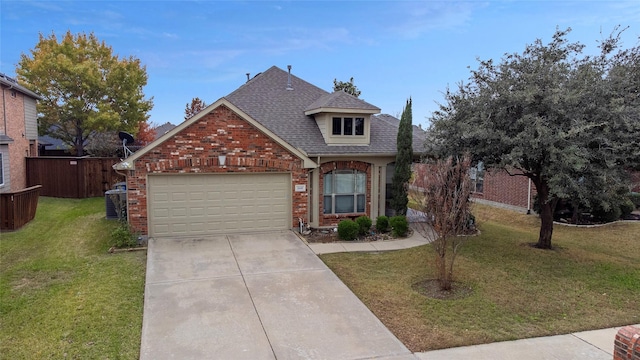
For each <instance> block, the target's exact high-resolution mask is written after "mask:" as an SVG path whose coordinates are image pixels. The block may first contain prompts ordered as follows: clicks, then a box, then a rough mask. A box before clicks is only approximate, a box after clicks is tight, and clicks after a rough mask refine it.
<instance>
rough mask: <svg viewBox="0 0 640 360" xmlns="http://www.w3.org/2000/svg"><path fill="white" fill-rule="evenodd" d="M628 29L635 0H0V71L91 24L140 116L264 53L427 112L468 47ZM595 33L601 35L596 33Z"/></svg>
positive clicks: (490, 51)
mask: <svg viewBox="0 0 640 360" xmlns="http://www.w3.org/2000/svg"><path fill="white" fill-rule="evenodd" d="M618 24H620V25H623V26H630V28H629V29H628V30H627V31H626V32H625V33H624V35H623V38H622V39H623V46H624V47H631V46H634V45H636V44H637V42H638V38H639V37H640V2H639V1H629V2H626V1H469V2H455V1H419V2H414V1H349V2H345V1H280V2H271V1H206V0H205V1H6V0H0V71H1V72H3V73H5V74H8V75H10V76H14V75H15V67H16V64H17V63H18V61H19V59H20V54H22V53H26V54H28V53H29V51H30V50H31V49H32V48H34V47H35V45H36V43H37V42H38V34H39V33H43V34H44V35H49V34H51V33H52V32H54V33H55V34H56V35H62V34H64V33H65V32H66V31H67V30H71V32H73V33H78V32H86V33H88V32H94V33H95V34H96V36H97V37H98V38H99V39H101V40H104V41H105V42H106V43H107V44H109V45H110V46H112V47H113V50H114V53H115V54H118V55H120V56H130V55H131V56H134V57H137V58H139V59H140V60H141V62H142V64H144V65H145V66H146V69H147V73H148V75H149V82H148V84H147V86H146V87H145V88H144V92H145V94H146V95H147V96H148V97H153V98H154V108H153V110H152V111H151V113H150V115H151V117H150V121H151V122H153V123H154V124H158V125H159V124H163V123H165V122H171V123H174V124H179V123H180V122H182V121H183V118H184V108H185V105H186V104H187V103H189V102H191V99H192V98H194V97H200V98H201V99H203V100H205V101H206V102H207V104H210V103H212V102H214V101H216V100H217V99H219V98H221V97H223V96H225V95H227V94H228V93H230V92H231V91H233V90H235V89H236V88H237V87H239V86H240V85H242V84H243V83H244V82H245V81H246V75H245V74H246V73H251V76H253V75H255V74H257V73H259V72H261V71H264V70H266V69H268V68H269V67H271V66H273V65H276V66H278V67H280V68H281V69H285V70H286V67H287V65H289V64H291V65H292V66H293V69H292V72H293V74H295V75H296V76H299V77H301V78H302V79H304V80H306V81H309V82H311V83H312V84H315V85H317V86H319V87H321V88H323V89H325V90H327V91H331V90H332V86H333V79H334V78H337V79H338V80H343V81H347V80H348V79H349V78H350V77H353V78H354V81H355V84H356V86H357V87H358V88H359V89H360V90H361V91H362V95H361V96H360V97H361V98H362V99H364V100H366V101H368V102H370V103H372V104H374V105H376V106H378V107H380V108H381V109H382V112H383V113H388V114H391V115H398V114H399V113H400V112H401V111H402V107H403V106H404V104H405V101H406V99H407V98H409V97H410V96H411V97H412V98H413V121H414V124H422V125H423V126H426V125H427V124H428V117H429V116H430V114H431V112H432V111H434V110H436V109H437V102H440V101H442V98H443V97H442V92H443V91H444V90H445V89H446V88H447V86H448V85H449V86H454V85H455V84H456V83H458V82H459V81H462V80H466V79H467V78H468V77H469V68H468V67H469V66H470V67H471V68H474V69H475V68H476V67H477V61H476V58H481V59H484V60H486V59H491V58H492V59H494V60H498V59H500V58H501V57H502V55H503V54H505V53H511V52H521V51H522V50H523V49H524V47H525V46H526V44H529V43H532V42H534V41H535V40H536V39H537V38H541V39H542V40H543V41H544V42H545V43H546V42H548V41H549V40H550V38H551V35H552V34H553V33H554V31H555V29H556V26H558V27H559V28H561V29H565V28H567V27H571V28H572V29H573V31H572V33H571V34H570V36H569V39H570V40H572V41H579V42H581V43H583V44H585V45H587V48H586V50H585V52H596V51H597V48H596V46H597V40H599V39H602V37H603V36H606V35H608V34H609V33H610V32H611V31H612V30H613V28H614V27H615V26H616V25H618ZM601 33H602V35H601Z"/></svg>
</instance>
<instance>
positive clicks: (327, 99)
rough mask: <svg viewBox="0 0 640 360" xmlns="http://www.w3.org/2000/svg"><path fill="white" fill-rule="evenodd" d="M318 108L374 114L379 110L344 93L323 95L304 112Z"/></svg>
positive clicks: (337, 92)
mask: <svg viewBox="0 0 640 360" xmlns="http://www.w3.org/2000/svg"><path fill="white" fill-rule="evenodd" d="M320 108H329V109H357V110H367V111H371V112H372V113H374V114H375V113H378V112H380V108H378V107H375V106H373V105H371V104H369V103H368V102H366V101H363V100H360V99H358V98H357V97H355V96H353V95H351V94H347V93H346V92H344V91H336V92H333V93H331V94H326V95H323V96H321V97H320V98H318V100H316V101H314V102H313V104H311V105H309V107H307V108H306V109H304V110H305V111H312V110H317V109H320Z"/></svg>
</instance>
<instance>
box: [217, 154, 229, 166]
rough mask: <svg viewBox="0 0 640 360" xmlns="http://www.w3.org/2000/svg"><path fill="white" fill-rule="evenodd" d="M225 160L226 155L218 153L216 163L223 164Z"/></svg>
mask: <svg viewBox="0 0 640 360" xmlns="http://www.w3.org/2000/svg"><path fill="white" fill-rule="evenodd" d="M226 160H227V155H218V164H220V166H224V162H225V161H226Z"/></svg>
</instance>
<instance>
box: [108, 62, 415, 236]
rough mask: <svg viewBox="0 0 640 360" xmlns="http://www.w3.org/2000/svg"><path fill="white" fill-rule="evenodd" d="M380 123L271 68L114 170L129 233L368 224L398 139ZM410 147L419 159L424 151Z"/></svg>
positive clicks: (339, 96) (390, 125)
mask: <svg viewBox="0 0 640 360" xmlns="http://www.w3.org/2000/svg"><path fill="white" fill-rule="evenodd" d="M378 113H380V109H379V108H377V107H376V106H374V105H372V104H369V103H367V102H366V101H363V100H361V99H358V98H356V97H354V96H352V95H349V94H347V93H345V92H342V91H339V92H334V93H329V92H327V91H325V90H323V89H321V88H319V87H317V86H315V85H312V84H310V83H308V82H306V81H304V80H302V79H300V78H298V77H296V76H294V75H292V74H291V73H290V71H289V72H287V71H284V70H282V69H279V68H277V67H275V66H274V67H271V68H269V69H268V70H267V71H265V72H263V73H260V74H258V75H256V76H255V77H253V78H252V79H250V80H248V81H247V82H246V83H245V84H243V85H242V86H240V87H239V88H238V89H237V90H235V91H233V92H232V93H230V94H229V95H227V96H225V97H222V98H221V99H219V100H218V101H216V102H214V103H213V104H211V105H209V106H208V107H207V108H206V109H204V110H203V111H201V112H200V113H198V114H197V115H195V116H194V117H192V118H190V119H188V120H185V121H184V122H183V123H182V124H180V125H178V126H177V127H175V128H174V129H172V130H170V131H169V132H167V133H166V134H164V135H162V136H161V137H160V138H158V139H157V140H155V141H154V142H152V143H151V144H149V145H148V146H146V147H145V148H143V149H141V150H140V151H138V152H136V153H135V154H133V155H132V156H130V157H129V158H127V159H125V160H124V161H123V162H121V163H119V164H116V166H115V168H116V169H117V170H118V171H123V172H126V174H127V186H128V188H127V196H128V200H127V201H128V220H129V223H130V224H131V225H132V227H133V228H134V229H135V230H136V231H139V232H141V233H142V234H148V235H149V236H155V237H159V236H184V235H202V234H224V233H232V232H240V231H242V232H244V231H261V230H279V229H291V228H298V226H299V225H300V224H301V223H304V224H306V225H309V226H311V227H334V226H336V225H337V224H338V222H339V221H341V220H343V219H346V218H355V217H358V216H361V215H367V216H369V217H371V218H372V219H375V218H376V217H377V216H379V215H384V214H385V213H386V210H387V207H388V204H387V201H386V199H387V196H386V192H387V190H386V189H387V184H389V183H390V182H391V176H390V175H389V174H392V173H393V171H392V166H393V163H394V161H395V155H396V137H397V131H398V125H397V119H396V120H395V121H396V122H394V121H389V118H388V115H376V114H378ZM413 143H414V151H415V152H416V153H419V152H420V151H421V149H422V148H423V141H422V140H421V139H420V138H419V136H414V139H413ZM390 169H391V171H390Z"/></svg>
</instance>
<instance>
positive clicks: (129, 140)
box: [118, 131, 134, 158]
mask: <svg viewBox="0 0 640 360" xmlns="http://www.w3.org/2000/svg"><path fill="white" fill-rule="evenodd" d="M118 137H119V138H120V140H122V148H123V149H124V157H125V158H128V157H129V155H131V154H133V151H131V150H129V148H128V147H127V145H131V144H133V141H134V140H133V135H131V134H129V133H128V132H124V131H120V132H118Z"/></svg>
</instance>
